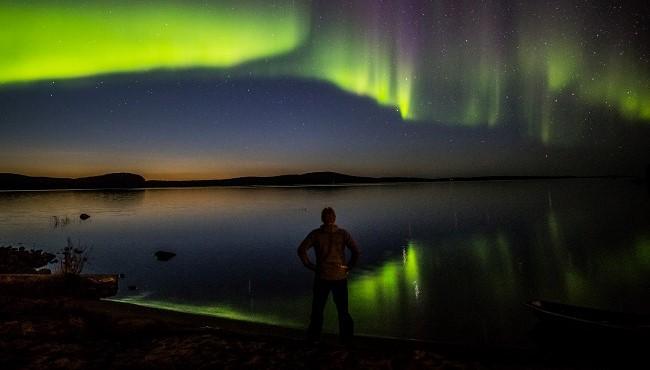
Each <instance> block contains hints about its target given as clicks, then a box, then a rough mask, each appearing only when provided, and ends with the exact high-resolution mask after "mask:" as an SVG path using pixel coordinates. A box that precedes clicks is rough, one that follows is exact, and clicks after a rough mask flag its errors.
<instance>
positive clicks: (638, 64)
mask: <svg viewBox="0 0 650 370" xmlns="http://www.w3.org/2000/svg"><path fill="white" fill-rule="evenodd" d="M649 27H650V5H648V3H647V2H642V3H641V2H640V3H639V4H634V3H632V2H627V1H626V2H603V1H599V2H598V1H540V2H533V1H458V0H443V1H440V0H430V1H424V0H420V1H415V0H403V1H379V0H357V1H340V0H315V1H302V2H301V1H270V0H264V1H261V0H260V1H155V2H149V1H138V2H130V1H102V2H82V1H51V2H46V1H30V2H27V1H2V2H0V172H14V173H21V174H26V175H39V176H40V175H45V176H71V177H77V176H85V175H96V174H101V173H107V172H117V171H119V172H123V171H125V172H135V173H139V174H142V175H143V176H145V177H146V178H148V179H192V178H194V179H196V178H225V177H234V176H243V175H277V174H286V173H302V172H309V171H323V170H331V171H338V172H345V173H349V174H353V175H370V176H388V175H402V176H426V177H445V176H483V175H603V174H630V175H638V174H640V173H641V172H642V171H644V169H645V166H646V165H647V164H650V40H649V39H650V37H649V35H650V30H649V29H648V28H649Z"/></svg>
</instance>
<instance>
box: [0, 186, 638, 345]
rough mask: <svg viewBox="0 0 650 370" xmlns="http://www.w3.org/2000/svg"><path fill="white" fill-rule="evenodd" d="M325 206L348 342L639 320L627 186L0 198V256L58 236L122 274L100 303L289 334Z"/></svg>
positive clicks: (473, 337)
mask: <svg viewBox="0 0 650 370" xmlns="http://www.w3.org/2000/svg"><path fill="white" fill-rule="evenodd" d="M325 206H332V207H334V208H335V209H336V212H337V215H338V218H337V224H338V225H339V226H340V227H343V228H345V229H347V230H348V231H350V233H351V234H352V236H353V237H354V238H355V240H356V241H357V243H358V244H359V246H360V247H361V249H362V256H361V260H360V264H359V266H358V267H357V269H355V270H354V271H353V272H352V273H351V275H350V281H349V290H350V310H351V313H352V316H353V318H354V320H355V328H356V332H357V333H359V334H370V335H378V336H390V337H401V338H417V339H426V340H434V341H441V342H451V343H463V344H486V343H487V344H494V345H503V346H527V345H529V342H530V340H529V336H528V333H529V332H530V330H531V329H532V328H533V326H534V324H535V322H536V321H535V320H536V319H535V318H534V316H533V315H532V314H531V313H530V312H529V311H527V310H526V309H525V307H523V303H524V302H526V301H527V300H531V299H538V298H539V299H545V300H551V301H557V302H563V303H569V304H576V305H585V306H590V307H597V308H604V309H611V310H617V311H625V312H636V313H650V197H649V192H648V188H647V187H646V186H645V185H644V184H638V183H635V182H633V181H632V180H586V179H580V180H539V181H494V182H449V183H425V184H399V185H367V186H317V187H250V188H185V189H146V190H128V191H127V190H125V191H115V190H105V191H102V190H97V191H95V190H92V191H24V192H0V245H14V246H19V245H23V246H25V247H27V248H37V249H44V250H47V251H51V252H56V251H58V250H60V249H62V248H63V247H64V246H65V244H66V240H67V238H68V237H69V238H71V239H72V241H73V242H74V243H75V244H77V243H80V244H81V245H86V246H88V247H89V252H88V256H89V263H88V265H87V266H86V268H85V272H92V273H123V274H124V276H125V277H124V278H123V279H121V281H120V291H119V294H118V296H117V297H115V299H118V300H122V301H127V302H132V303H136V304H143V305H149V306H154V307H162V308H169V309H175V310H181V311H187V312H194V313H202V314H210V315H217V316H223V317H229V318H235V319H242V320H250V321H258V322H265V323H272V324H278V325H283V326H289V327H304V326H306V324H307V322H308V318H309V309H310V302H311V283H312V274H311V272H310V271H308V270H306V269H305V268H304V267H303V266H302V264H301V263H300V261H299V259H298V257H297V255H296V248H297V246H298V245H299V243H300V242H301V241H302V239H303V238H304V237H305V236H306V235H307V233H308V232H309V231H310V230H312V229H314V228H316V227H318V226H319V224H320V211H321V209H322V208H323V207H325ZM81 213H87V214H89V215H91V217H90V219H88V220H86V221H81V220H80V219H79V214H81ZM158 250H165V251H171V252H175V253H177V256H176V257H174V258H173V259H171V260H170V261H167V262H161V261H158V260H156V258H155V257H154V256H153V254H154V253H155V252H156V251H158ZM312 258H313V257H312ZM129 286H131V287H132V288H134V289H128V287H129ZM325 327H326V331H329V332H336V331H337V324H336V314H335V310H334V305H333V302H332V301H331V300H330V302H329V303H328V306H327V309H326V318H325Z"/></svg>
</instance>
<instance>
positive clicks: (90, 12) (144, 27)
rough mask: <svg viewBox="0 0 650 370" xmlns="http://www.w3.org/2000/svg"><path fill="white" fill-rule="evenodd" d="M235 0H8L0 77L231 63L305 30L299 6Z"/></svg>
mask: <svg viewBox="0 0 650 370" xmlns="http://www.w3.org/2000/svg"><path fill="white" fill-rule="evenodd" d="M236 4H237V2H235V1H225V2H224V1H221V2H219V3H218V4H214V5H209V6H208V5H205V6H200V5H198V4H192V3H180V2H170V1H164V2H160V3H158V4H156V5H155V6H148V5H144V4H142V3H138V2H135V3H129V2H117V1H112V2H110V1H109V2H101V3H99V2H98V3H92V2H91V3H87V4H86V5H83V6H74V5H75V4H74V3H72V2H55V3H39V4H38V5H36V6H35V5H32V4H28V3H27V2H3V3H2V4H0V24H2V31H0V83H8V82H20V81H34V80H42V79H65V78H75V77H83V76H92V75H96V74H104V73H115V72H139V71H147V70H151V69H157V68H190V67H230V66H233V65H237V64H240V63H242V62H245V61H248V60H252V59H256V58H263V57H269V56H272V55H276V54H281V53H285V52H287V51H289V50H292V49H294V48H295V47H296V46H297V45H299V44H300V43H301V42H302V41H303V38H304V37H305V36H306V35H307V33H308V29H307V24H306V23H305V22H304V21H303V19H305V11H304V10H301V9H302V8H301V7H300V6H290V5H287V6H285V7H275V6H270V5H265V3H264V2H258V3H257V4H255V6H253V5H249V6H241V5H240V6H235V5H236ZM287 4H289V2H287Z"/></svg>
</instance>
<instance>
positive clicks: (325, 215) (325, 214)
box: [320, 207, 336, 225]
mask: <svg viewBox="0 0 650 370" xmlns="http://www.w3.org/2000/svg"><path fill="white" fill-rule="evenodd" d="M320 219H321V221H323V223H324V224H325V225H334V222H336V213H335V212H334V209H333V208H332V207H325V208H323V211H322V212H321V213H320Z"/></svg>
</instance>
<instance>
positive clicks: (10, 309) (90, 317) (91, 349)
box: [0, 296, 629, 370]
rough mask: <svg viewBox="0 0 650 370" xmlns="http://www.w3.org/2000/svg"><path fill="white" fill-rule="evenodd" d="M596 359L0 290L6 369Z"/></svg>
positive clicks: (498, 365)
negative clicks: (310, 337)
mask: <svg viewBox="0 0 650 370" xmlns="http://www.w3.org/2000/svg"><path fill="white" fill-rule="evenodd" d="M618 364H619V365H620V363H618ZM593 365H594V364H593V363H591V362H581V361H565V359H561V358H553V357H544V356H541V355H540V354H539V353H526V352H512V353H507V352H500V353H497V352H472V351H458V350H453V349H450V348H444V347H435V346H431V345H427V344H423V343H417V342H408V341H395V340H382V339H376V338H375V339H373V338H358V339H357V341H355V344H354V345H353V346H351V347H349V346H348V347H343V346H340V345H337V344H336V341H335V337H329V338H328V337H326V338H324V341H323V343H320V344H318V345H314V344H310V343H307V342H305V341H303V340H302V339H301V338H300V335H299V333H297V332H296V331H292V330H291V329H282V328H273V327H266V326H264V325H259V324H252V323H242V322H236V321H232V320H226V319H218V318H209V317H202V316H195V315H188V314H180V313H174V312H169V311H162V310H156V309H149V308H144V307H137V306H133V305H128V304H123V303H117V302H110V301H92V300H78V299H72V298H61V297H58V298H48V299H34V298H25V297H21V298H19V297H7V296H0V368H1V369H4V370H9V369H70V370H75V369H192V368H194V369H571V368H593ZM599 365H600V366H599V368H604V367H607V366H606V364H604V363H599ZM612 368H617V366H612ZM621 368H629V367H627V366H623V367H621Z"/></svg>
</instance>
